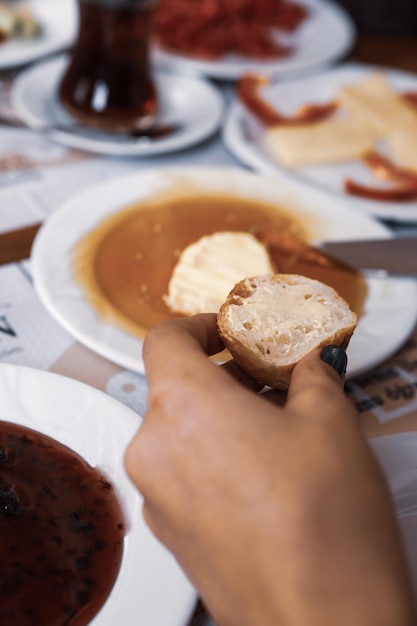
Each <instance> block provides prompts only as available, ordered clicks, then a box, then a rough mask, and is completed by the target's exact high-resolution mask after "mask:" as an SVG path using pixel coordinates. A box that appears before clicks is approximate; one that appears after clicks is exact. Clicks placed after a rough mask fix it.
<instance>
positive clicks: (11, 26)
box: [0, 0, 78, 69]
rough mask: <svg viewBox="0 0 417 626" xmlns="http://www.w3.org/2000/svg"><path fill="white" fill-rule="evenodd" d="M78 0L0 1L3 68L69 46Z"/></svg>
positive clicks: (21, 63) (73, 38) (0, 57)
mask: <svg viewBox="0 0 417 626" xmlns="http://www.w3.org/2000/svg"><path fill="white" fill-rule="evenodd" d="M77 19H78V15H77V3H76V2H75V0H59V1H57V0H20V1H19V2H10V0H9V1H3V2H0V69H10V68H14V67H19V66H21V65H25V64H27V63H33V62H34V61H37V60H39V59H40V58H42V57H44V56H46V55H49V54H54V53H55V52H58V51H60V50H64V49H66V48H69V47H70V46H71V45H72V44H73V42H74V41H75V37H76V34H77Z"/></svg>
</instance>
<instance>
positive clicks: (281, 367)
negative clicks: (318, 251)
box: [217, 274, 357, 389]
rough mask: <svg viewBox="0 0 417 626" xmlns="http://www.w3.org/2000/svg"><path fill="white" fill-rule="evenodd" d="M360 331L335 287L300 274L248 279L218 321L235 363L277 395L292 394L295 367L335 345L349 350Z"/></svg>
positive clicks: (228, 300)
mask: <svg viewBox="0 0 417 626" xmlns="http://www.w3.org/2000/svg"><path fill="white" fill-rule="evenodd" d="M255 294H256V295H255ZM309 299H311V304H310V303H309V302H308V301H309ZM288 303H290V304H291V307H290V308H288ZM320 316H323V318H321V317H320ZM309 318H311V319H309ZM356 325H357V316H356V314H355V313H354V312H353V311H352V310H351V309H350V307H349V305H348V303H347V302H346V301H345V300H344V299H343V298H342V297H341V296H340V295H339V294H338V293H337V292H336V291H335V290H334V289H333V288H332V287H329V286H328V285H324V284H323V283H321V282H319V281H317V280H313V279H310V278H306V277H305V276H299V275H297V274H275V275H268V276H266V275H265V276H255V277H250V278H245V279H243V280H242V281H240V282H239V283H237V284H236V285H235V286H234V288H233V289H232V290H231V292H230V293H229V295H228V296H227V298H226V300H225V302H224V303H223V305H222V306H221V307H220V310H219V313H218V316H217V327H218V331H219V334H220V336H221V338H222V340H223V342H224V344H225V346H226V348H227V349H228V350H229V352H230V353H231V355H232V356H233V358H234V359H235V361H236V362H237V363H238V364H239V366H240V367H241V368H242V369H243V370H244V371H245V372H247V373H248V374H249V375H250V376H252V378H254V379H255V380H257V381H258V382H259V383H260V384H262V385H266V386H268V387H272V388H275V389H287V388H288V386H289V383H290V379H291V374H292V371H293V369H294V367H295V366H296V364H297V363H298V362H299V361H300V360H301V359H302V358H303V357H304V356H305V355H306V354H308V353H309V352H311V351H312V350H314V349H316V348H321V347H324V346H326V345H330V344H335V345H340V346H343V347H344V348H345V349H346V348H347V346H348V344H349V341H350V339H351V337H352V335H353V332H354V330H355V328H356ZM280 327H282V331H281V328H280ZM281 344H283V345H281Z"/></svg>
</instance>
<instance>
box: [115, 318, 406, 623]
mask: <svg viewBox="0 0 417 626" xmlns="http://www.w3.org/2000/svg"><path fill="white" fill-rule="evenodd" d="M221 349H222V345H221V343H220V340H219V338H218V335H217V330H216V316H215V315H211V314H207V315H198V316H195V317H193V318H186V319H181V320H172V321H169V322H164V323H163V324H161V325H159V326H157V327H156V328H154V329H153V330H151V331H150V332H149V334H148V336H147V339H146V340H145V344H144V362H145V367H146V373H147V377H148V383H149V408H148V411H147V414H146V416H145V419H144V421H143V424H142V426H141V427H140V429H139V431H138V433H137V435H136V436H135V438H134V439H133V441H132V442H131V444H130V446H129V447H128V450H127V453H126V458H125V461H126V467H127V471H128V472H129V474H130V476H131V478H132V480H133V481H134V483H135V484H136V486H137V487H138V489H139V490H140V491H141V492H142V494H143V496H144V515H145V518H146V520H147V522H148V523H149V525H150V527H151V528H152V530H153V531H154V533H155V534H156V535H157V536H158V537H159V539H160V540H161V541H162V542H163V543H164V544H165V545H166V546H167V547H168V549H170V550H171V551H172V552H173V553H174V555H175V556H176V558H177V559H178V561H179V563H180V564H181V566H182V567H183V569H184V571H185V572H186V574H187V575H188V576H189V578H190V580H191V581H192V583H193V584H194V585H195V586H196V588H197V590H198V591H199V593H200V595H201V597H202V599H203V601H204V603H205V604H206V606H207V608H208V609H209V611H210V612H211V614H212V615H213V617H214V619H215V620H216V621H217V623H218V624H219V625H221V626H235V625H236V626H258V625H262V626H270V625H271V626H272V625H273V626H278V625H279V626H301V625H302V626H305V625H306V624H308V626H330V625H331V626H334V625H335V624H337V625H338V626H345V625H346V626H347V625H349V626H352V625H353V624H354V625H355V626H393V625H395V626H414V625H415V624H416V623H417V622H416V614H415V612H414V607H413V600H412V595H411V591H410V583H409V579H408V573H407V570H406V566H405V563H404V556H403V552H402V548H401V544H400V540H399V536H398V531H397V526H396V523H395V519H394V514H393V511H392V508H391V502H390V496H389V493H388V490H387V487H386V483H385V480H384V478H383V475H382V473H381V471H380V468H379V465H378V463H377V462H376V460H375V459H374V456H373V454H372V452H371V451H370V448H369V445H368V443H367V441H366V439H365V438H364V436H363V435H362V433H361V431H360V426H359V423H358V419H357V415H356V412H355V410H354V408H353V406H352V404H351V403H350V401H349V400H348V399H347V398H346V396H345V394H344V392H343V388H342V384H341V379H340V377H339V376H338V374H337V373H336V371H335V370H334V369H333V368H332V367H330V366H329V365H328V364H326V363H324V362H323V360H321V359H320V353H319V351H316V352H314V353H312V354H310V355H309V356H307V357H306V358H305V359H304V360H303V361H302V362H301V363H300V364H299V365H298V366H297V367H296V368H295V370H294V372H293V376H292V381H291V385H290V389H289V392H288V396H287V399H286V403H285V405H284V406H282V407H280V406H277V404H276V403H275V402H273V401H272V400H271V399H268V397H266V396H265V395H259V394H257V393H255V392H254V391H253V389H249V388H247V387H245V386H243V384H242V380H243V379H244V376H243V378H242V380H240V381H238V380H236V379H235V378H234V377H232V375H231V374H230V372H228V371H227V369H226V368H224V367H219V366H218V365H216V364H215V363H213V362H212V361H211V360H210V359H208V358H207V354H215V353H217V352H219V351H220V350H221ZM247 382H248V381H247ZM274 395H276V394H274Z"/></svg>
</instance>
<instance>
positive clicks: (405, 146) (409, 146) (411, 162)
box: [387, 115, 417, 172]
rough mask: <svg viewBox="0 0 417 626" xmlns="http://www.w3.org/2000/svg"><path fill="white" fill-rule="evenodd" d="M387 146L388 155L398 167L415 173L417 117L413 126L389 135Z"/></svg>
mask: <svg viewBox="0 0 417 626" xmlns="http://www.w3.org/2000/svg"><path fill="white" fill-rule="evenodd" d="M387 145H388V149H389V151H390V154H392V156H393V157H394V158H395V159H396V160H397V161H398V162H399V164H400V165H402V166H403V167H406V168H408V169H411V170H414V171H416V172H417V149H416V146H417V115H416V121H415V123H414V124H413V125H409V126H408V127H406V128H399V129H398V130H395V131H393V132H392V133H390V134H389V135H388V137H387Z"/></svg>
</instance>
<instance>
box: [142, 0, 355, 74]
mask: <svg viewBox="0 0 417 626" xmlns="http://www.w3.org/2000/svg"><path fill="white" fill-rule="evenodd" d="M297 1H298V0H297ZM301 3H302V4H303V5H305V6H306V7H307V8H308V9H309V10H310V11H311V15H310V17H308V18H307V19H306V20H305V22H304V23H303V24H302V25H301V26H300V27H299V29H298V30H297V31H296V32H295V33H294V34H293V35H285V36H283V39H284V37H285V43H288V44H290V45H293V46H294V52H293V54H292V55H291V56H289V57H287V58H282V59H279V60H274V61H264V60H262V61H259V59H258V60H257V59H251V58H247V57H239V56H234V55H230V56H227V57H224V58H222V59H219V60H218V61H204V60H200V59H196V58H194V57H188V56H185V55H181V54H174V53H172V52H167V51H165V50H163V49H162V48H160V47H158V46H156V47H155V50H154V51H153V57H154V59H155V61H156V62H157V63H160V64H162V65H167V66H168V67H172V68H174V69H177V70H185V71H188V72H194V73H198V74H205V75H207V76H211V77H212V78H217V79H220V80H235V79H237V78H238V77H239V76H241V75H242V74H244V73H246V72H255V73H262V74H265V73H267V74H270V75H273V76H275V77H276V78H288V77H293V76H295V75H299V74H300V75H301V74H305V73H306V72H311V71H312V70H317V69H318V68H320V67H321V66H323V65H325V64H327V63H331V62H334V61H336V60H337V59H340V58H341V57H343V56H344V55H345V54H347V52H348V51H349V50H350V48H351V47H352V45H353V43H354V41H355V36H356V32H355V28H354V25H353V22H352V20H351V18H350V17H349V15H348V14H347V13H346V12H345V10H344V9H343V8H341V7H340V6H339V5H337V4H334V3H333V2H328V0H301Z"/></svg>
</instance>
